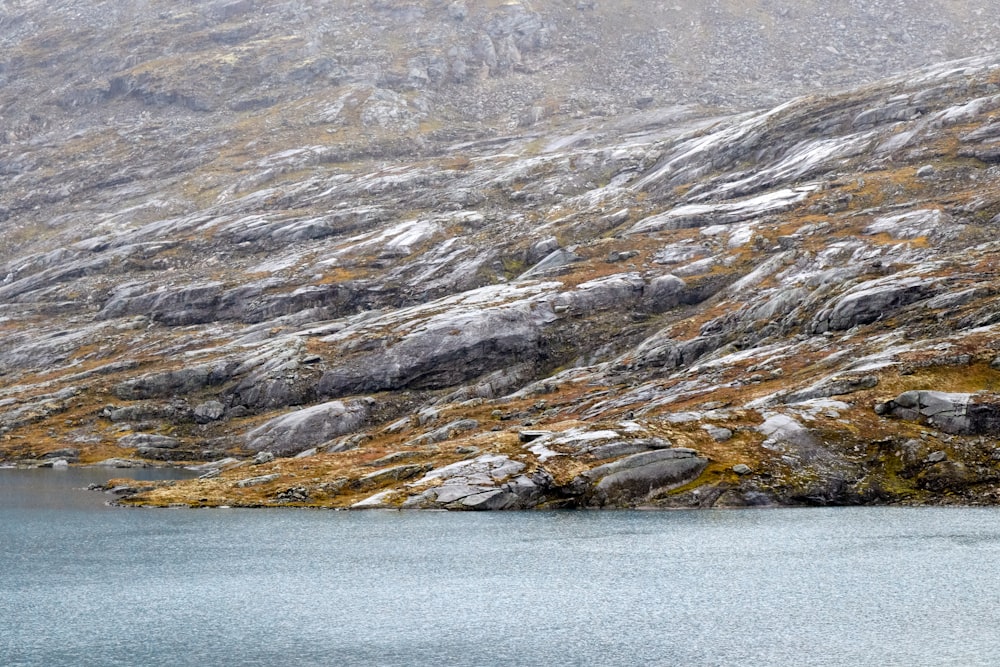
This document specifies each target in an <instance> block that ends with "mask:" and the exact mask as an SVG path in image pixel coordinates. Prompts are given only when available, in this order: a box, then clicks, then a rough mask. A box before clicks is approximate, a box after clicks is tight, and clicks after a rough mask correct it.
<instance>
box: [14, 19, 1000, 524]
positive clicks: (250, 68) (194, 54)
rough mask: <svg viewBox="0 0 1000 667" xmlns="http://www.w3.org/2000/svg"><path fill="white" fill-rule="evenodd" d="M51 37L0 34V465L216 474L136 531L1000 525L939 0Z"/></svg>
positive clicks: (968, 154)
mask: <svg viewBox="0 0 1000 667" xmlns="http://www.w3.org/2000/svg"><path fill="white" fill-rule="evenodd" d="M8 4H10V3H8ZM51 4H52V3H49V4H48V5H47V4H45V3H39V2H18V3H13V4H12V5H11V6H10V7H5V9H4V11H3V13H2V16H0V25H2V27H3V30H2V31H0V44H2V45H3V47H4V49H3V53H4V54H5V56H6V57H5V59H4V61H3V63H0V83H2V84H3V85H0V109H2V110H3V112H2V115H3V127H2V128H0V176H2V178H3V182H4V187H3V189H2V191H0V224H2V225H3V234H0V462H3V463H15V464H22V465H52V464H54V462H55V461H63V460H64V461H67V463H70V462H72V463H73V464H76V463H77V462H79V463H81V464H87V463H96V462H99V461H102V460H106V459H107V457H108V456H109V451H111V452H116V453H117V454H120V456H121V461H125V462H129V465H133V463H132V462H134V465H143V462H144V461H145V462H147V463H148V462H149V461H173V462H181V461H183V462H189V463H199V462H218V461H228V463H226V464H225V465H222V464H219V465H215V466H212V467H211V468H208V469H204V470H202V471H201V472H202V473H203V474H205V475H209V476H210V477H208V478H206V479H202V480H199V481H198V482H197V483H193V482H191V483H189V482H178V483H176V484H173V485H171V486H169V487H168V486H164V487H162V488H157V489H152V490H147V491H143V492H142V493H140V494H138V495H135V496H133V497H132V498H131V499H130V500H128V501H127V502H148V503H150V504H171V503H175V502H188V503H191V504H230V505H239V504H244V505H255V506H256V505H271V504H277V505H280V504H285V505H287V504H289V503H293V504H305V505H322V506H335V507H359V508H362V507H367V508H374V507H393V508H396V507H416V508H437V509H440V508H446V509H523V508H535V507H624V506H629V507H633V506H656V507H708V506H757V505H781V504H831V503H865V502H880V503H884V502H895V501H905V502H911V503H912V502H977V503H991V504H992V503H996V502H1000V495H998V494H997V491H996V489H995V486H994V480H995V479H1000V455H996V456H995V455H994V448H993V447H992V444H991V440H990V438H991V437H992V436H993V434H994V433H995V432H996V430H997V416H996V415H997V409H996V405H995V404H996V403H997V401H996V400H995V398H994V392H995V391H996V390H997V387H1000V370H998V369H1000V364H997V363H996V361H995V360H996V359H997V358H998V350H1000V308H998V307H997V305H996V295H997V294H1000V282H998V280H1000V279H998V277H997V272H996V271H995V270H994V268H995V267H994V264H995V262H994V259H995V256H996V252H997V249H998V248H997V240H996V233H995V232H996V227H997V224H998V221H1000V187H998V185H997V184H998V183H1000V166H998V164H997V144H998V140H1000V130H998V129H997V126H998V123H997V122H996V116H997V113H998V111H1000V78H998V72H1000V60H998V59H997V58H996V57H995V56H990V55H981V52H983V49H985V48H987V47H988V46H989V45H990V44H992V43H994V41H995V34H994V33H995V30H994V27H995V26H993V23H992V22H993V21H994V20H995V19H994V18H993V17H992V14H990V13H989V12H978V13H977V12H976V11H974V10H975V9H977V7H975V6H974V4H973V3H971V2H964V1H960V0H952V1H949V2H947V3H944V2H937V0H935V1H934V2H930V3H929V4H928V3H923V4H921V5H920V7H915V6H912V3H910V4H907V3H906V2H904V1H903V0H891V1H889V2H881V3H875V4H874V5H873V6H872V7H867V8H866V9H865V20H864V21H861V20H860V19H859V18H858V15H857V8H856V7H853V6H852V7H847V6H846V5H845V7H836V6H829V3H827V4H826V5H820V4H818V3H804V4H802V5H801V6H796V8H795V9H794V11H788V10H787V8H784V9H782V8H781V7H779V6H777V5H776V4H775V3H772V2H757V1H756V0H752V1H749V2H743V3H729V4H730V5H732V7H729V8H728V9H727V10H726V11H721V10H720V9H719V7H716V6H715V5H713V4H712V3H695V2H679V3H667V4H664V3H647V5H648V6H646V7H644V9H643V11H642V12H639V13H637V12H629V11H627V9H626V8H623V6H622V5H621V4H620V3H592V2H584V3H567V2H554V1H550V0H537V1H533V2H531V3H528V2H515V1H512V2H499V3H498V2H492V3H472V2H407V3H388V2H375V1H373V0H372V1H369V0H363V1H360V2H342V1H340V0H315V1H314V0H309V1H306V2H300V3H291V4H280V3H279V4H274V3H270V4H269V3H261V2H254V1H241V2H237V3H233V2H228V1H227V2H222V1H221V0H220V1H218V2H216V1H214V0H209V1H206V2H198V3H193V2H187V1H186V0H185V1H183V2H179V3H178V2H174V3H167V2H165V1H164V0H150V2H148V3H145V4H144V11H142V12H135V11H133V10H132V9H129V8H126V7H125V5H124V4H122V3H116V2H111V3H97V4H95V3H83V2H79V1H77V0H68V1H67V2H63V3H57V4H58V5H59V6H58V7H56V6H50V5H51ZM736 5H739V7H736ZM980 9H981V8H980ZM113 10H117V11H113ZM965 10H969V11H965ZM926 15H933V16H935V17H936V18H935V22H934V23H933V25H931V24H929V23H927V22H926V21H924V20H923V19H921V18H920V17H922V16H926ZM748 17H750V19H748ZM951 17H960V18H955V19H954V20H953V19H952V18H951ZM334 18H335V19H336V20H333V19H334ZM692 26H695V27H697V29H696V30H695V29H692ZM123 28H127V30H126V29H123ZM123 35H136V36H137V39H136V40H128V39H125V38H124V37H123ZM414 36H418V37H419V39H415V38H414ZM949 36H955V37H956V38H955V39H951V38H950V37H949ZM959 37H960V38H959ZM928 43H935V44H944V45H946V46H941V48H942V49H945V48H948V49H956V50H957V49H958V48H963V49H968V50H967V51H965V52H962V53H958V52H957V51H956V52H955V53H949V54H947V55H948V56H954V57H960V56H962V57H964V59H962V60H954V61H950V62H943V63H939V64H929V65H928V64H927V62H928V61H929V60H935V61H936V60H944V57H943V56H937V55H934V54H929V53H927V51H926V44H928ZM817 44H819V45H821V48H816V45H817ZM800 45H804V46H800ZM827 47H828V48H827ZM639 52H641V53H642V54H643V57H642V58H637V57H636V55H635V54H636V53H639ZM844 54H850V56H847V55H844ZM848 61H849V63H848V64H849V65H850V66H845V62H848ZM720 63H722V65H720ZM769 63H780V64H781V66H780V67H771V66H768V64H769ZM904 64H907V65H913V66H917V65H920V66H922V68H919V69H915V70H912V71H910V72H907V73H904V74H898V73H896V72H899V71H902V65H904ZM887 68H888V69H887ZM890 70H891V72H890ZM685 72H698V73H699V74H698V76H696V77H691V76H688V75H686V74H685ZM890 73H892V74H894V76H893V77H891V78H887V79H882V80H880V81H877V82H874V83H873V81H875V79H876V78H877V77H880V76H885V75H888V74H890ZM848 84H849V85H850V87H849V85H848ZM859 84H863V85H859ZM820 89H822V90H835V89H836V90H843V91H844V92H840V93H836V94H832V95H826V94H823V95H820V94H816V91H817V90H820ZM805 92H808V93H810V94H809V95H808V96H806V97H799V98H794V94H798V93H805ZM678 100H683V101H684V103H683V104H682V105H678V104H677V101H678ZM748 109H755V110H752V111H748ZM875 405H878V406H879V407H878V409H877V412H873V410H872V406H875ZM244 468H250V469H252V470H253V471H254V472H253V473H252V474H250V473H248V472H247V471H246V470H244ZM273 475H278V477H272V476H273ZM256 478H266V481H264V482H260V483H254V484H242V485H241V484H240V482H242V481H246V480H250V479H256ZM143 488H144V489H145V488H146V487H145V486H144V487H143Z"/></svg>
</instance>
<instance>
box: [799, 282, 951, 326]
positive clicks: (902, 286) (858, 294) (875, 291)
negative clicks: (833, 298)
mask: <svg viewBox="0 0 1000 667" xmlns="http://www.w3.org/2000/svg"><path fill="white" fill-rule="evenodd" d="M934 282H935V281H933V280H931V279H926V278H918V277H915V276H910V277H906V278H892V279H890V280H883V279H880V280H872V281H869V282H866V283H862V284H861V285H859V286H858V287H856V288H855V289H853V290H851V291H850V292H848V293H847V294H846V295H844V296H843V297H841V298H840V299H839V300H838V301H837V302H836V303H835V304H834V305H833V306H832V307H831V308H828V309H826V310H824V311H822V312H820V313H819V314H818V315H817V316H816V321H815V322H814V325H813V329H814V330H815V331H817V332H823V331H843V330H845V329H850V328H851V327H853V326H856V325H859V324H869V323H871V322H875V321H876V320H879V319H882V318H884V317H889V316H891V315H893V314H894V313H895V312H896V311H898V310H899V309H900V308H902V307H904V306H907V305H909V304H911V303H914V302H916V301H920V300H921V299H925V298H927V297H929V296H931V295H932V293H933V286H934Z"/></svg>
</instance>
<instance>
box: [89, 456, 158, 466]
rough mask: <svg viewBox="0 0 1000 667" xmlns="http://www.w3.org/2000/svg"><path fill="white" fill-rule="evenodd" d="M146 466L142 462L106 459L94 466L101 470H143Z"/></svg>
mask: <svg viewBox="0 0 1000 667" xmlns="http://www.w3.org/2000/svg"><path fill="white" fill-rule="evenodd" d="M145 465H146V464H144V463H143V462H142V461H135V460H132V459H119V458H111V459H104V460H102V461H98V462H97V463H95V464H94V466H96V467H100V468H142V467H144V466H145Z"/></svg>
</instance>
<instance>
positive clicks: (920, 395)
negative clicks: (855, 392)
mask: <svg viewBox="0 0 1000 667" xmlns="http://www.w3.org/2000/svg"><path fill="white" fill-rule="evenodd" d="M875 412H877V413H878V414H880V415H883V416H886V417H895V418H898V419H905V420H907V421H919V422H923V423H927V424H929V425H931V426H933V427H935V428H937V429H940V430H941V431H944V432H945V433H950V434H952V435H996V434H998V433H1000V396H998V395H996V394H985V393H983V394H962V393H946V392H943V391H905V392H903V393H902V394H900V395H899V396H897V397H896V398H894V399H892V400H890V401H886V402H885V403H879V404H878V405H876V406H875Z"/></svg>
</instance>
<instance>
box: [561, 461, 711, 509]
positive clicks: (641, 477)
mask: <svg viewBox="0 0 1000 667" xmlns="http://www.w3.org/2000/svg"><path fill="white" fill-rule="evenodd" d="M707 465H708V459H706V458H702V457H700V456H698V453H697V452H696V451H694V450H693V449H685V448H672V449H660V450H655V451H651V452H643V453H641V454H633V455H632V456H628V457H625V458H623V459H620V460H618V461H614V462H612V463H607V464H605V465H602V466H597V467H596V468H592V469H591V470H588V471H587V472H585V473H582V474H581V475H580V476H579V477H577V478H576V479H575V480H574V481H573V483H572V488H573V490H574V491H577V492H582V494H583V496H584V502H585V504H588V505H598V506H602V505H616V506H628V505H635V504H637V503H641V502H644V501H646V500H650V499H652V498H653V497H655V496H656V495H658V494H661V493H665V492H667V491H670V490H672V489H676V488H677V487H680V486H683V485H684V484H687V483H688V482H692V481H694V480H695V479H697V478H698V476H699V475H701V473H702V471H703V470H705V467H706V466H707Z"/></svg>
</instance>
